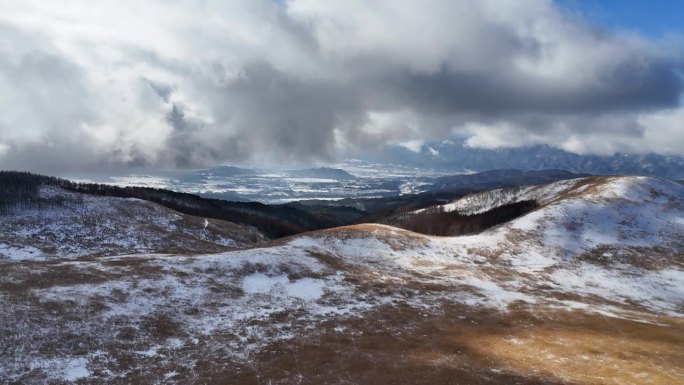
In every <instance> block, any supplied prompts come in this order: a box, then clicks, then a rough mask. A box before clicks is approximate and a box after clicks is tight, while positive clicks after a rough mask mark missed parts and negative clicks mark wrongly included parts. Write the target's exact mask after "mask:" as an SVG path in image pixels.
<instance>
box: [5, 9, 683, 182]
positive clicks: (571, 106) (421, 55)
mask: <svg viewBox="0 0 684 385" xmlns="http://www.w3.org/2000/svg"><path fill="white" fill-rule="evenodd" d="M677 3H678V1H662V2H660V1H659V2H650V4H651V5H648V4H649V2H646V1H644V0H637V1H634V2H631V1H630V2H623V1H611V0H600V1H595V2H590V1H572V0H564V1H551V0H421V1H408V0H406V1H403V0H374V1H362V0H326V1H320V0H281V1H275V0H231V1H223V0H202V1H197V0H193V1H190V0H188V1H174V0H146V1H125V0H98V1H92V0H74V1H67V0H62V1H43V0H36V1H33V0H22V1H13V0H0V168H4V169H29V170H34V171H44V172H55V171H59V172H64V171H71V170H80V169H89V170H92V169H109V168H126V167H136V166H149V167H194V166H205V165H212V164H218V163H242V164H244V163H254V164H265V163H277V164H290V163H302V162H304V163H306V162H326V161H334V160H336V159H340V158H343V157H345V156H348V155H349V154H354V153H358V152H363V151H374V149H377V148H378V146H381V145H383V144H387V143H416V141H428V140H440V139H443V138H448V137H452V136H458V137H467V138H468V141H467V143H468V145H470V146H473V147H483V148H496V147H511V146H525V145H530V144H548V145H551V146H554V147H557V148H561V149H564V150H567V151H571V152H575V153H580V154H611V153H614V152H616V151H620V152H629V153H646V152H656V153H660V154H674V155H684V105H683V103H682V101H683V100H684V97H683V94H684V34H683V33H682V32H683V31H682V30H681V29H680V30H677V28H678V22H677V20H681V18H682V16H683V15H682V11H681V10H680V9H679V8H681V6H680V5H679V4H677ZM654 4H655V5H654Z"/></svg>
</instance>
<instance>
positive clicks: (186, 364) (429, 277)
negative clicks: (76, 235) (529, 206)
mask: <svg viewBox="0 0 684 385" xmlns="http://www.w3.org/2000/svg"><path fill="white" fill-rule="evenodd" d="M527 199H535V200H537V201H538V202H539V204H540V207H539V208H538V209H537V210H535V211H533V212H531V213H529V214H527V215H525V216H523V217H520V218H518V219H515V220H513V221H510V222H508V223H505V224H503V225H500V226H498V227H495V228H493V229H490V230H488V231H486V232H483V233H481V234H477V235H472V236H463V237H451V238H450V237H430V236H424V235H420V234H415V233H411V232H408V231H404V230H400V229H396V228H393V227H389V226H383V225H358V226H350V227H346V228H338V229H331V230H326V231H320V232H315V233H310V234H304V235H301V236H297V237H293V238H290V239H287V240H282V241H278V242H276V243H273V244H271V245H270V246H268V247H257V248H252V249H245V250H238V251H230V252H225V253H219V254H207V255H194V256H178V255H170V254H164V255H158V254H149V255H145V254H143V255H129V256H112V257H98V258H96V257H92V258H86V259H81V260H77V261H73V260H67V259H58V260H54V259H46V260H44V261H40V260H35V258H31V260H29V261H20V260H11V261H6V262H3V263H0V269H2V271H0V274H2V275H1V276H2V277H3V278H2V280H0V284H1V285H0V307H2V309H3V314H2V319H0V345H1V346H11V348H12V350H13V353H14V354H13V356H12V358H11V359H10V360H5V361H4V363H2V364H0V379H2V380H5V381H8V382H11V381H15V382H22V383H42V382H45V381H50V380H55V381H66V382H70V381H78V380H84V379H86V377H87V379H88V380H89V381H91V382H94V383H97V382H106V381H119V382H122V381H123V380H124V379H126V378H130V377H131V376H137V377H138V378H146V377H144V372H145V371H146V370H149V369H150V368H156V369H158V368H162V369H163V370H162V372H161V374H160V378H159V381H158V382H159V383H183V381H186V382H187V381H188V377H181V376H180V375H178V373H196V372H195V371H196V370H197V369H196V367H197V365H199V364H198V363H199V362H200V361H201V360H203V359H207V360H210V361H212V360H213V361H212V362H225V361H226V360H228V362H238V363H242V364H244V365H247V364H249V362H251V360H254V359H255V357H257V356H259V355H260V354H265V353H264V352H267V351H268V349H269V346H272V344H275V343H278V342H282V341H299V340H302V339H306V338H308V336H311V335H315V334H316V331H317V330H318V328H319V327H320V326H321V325H323V324H324V323H326V322H331V321H332V322H340V321H343V320H349V319H360V320H363V321H364V322H373V320H372V319H371V318H368V317H370V315H371V314H374V313H373V312H374V311H377V310H378V309H380V308H385V307H400V306H406V307H409V308H416V309H422V310H423V311H425V314H426V316H427V314H429V312H430V311H432V310H434V309H437V308H439V307H440V306H444V304H445V303H447V304H453V305H459V306H467V307H470V308H474V309H487V311H493V312H500V313H506V312H509V311H511V309H512V308H514V307H516V306H519V305H520V304H525V305H526V306H528V307H530V308H532V309H535V308H541V309H548V308H553V309H567V310H573V309H582V310H583V311H587V312H597V313H600V314H601V315H602V316H605V317H613V318H615V319H637V320H640V321H641V322H652V318H653V317H657V316H668V317H676V318H681V317H684V261H683V260H682V255H683V251H684V244H683V242H684V186H682V185H679V184H677V183H673V182H670V181H667V180H661V179H654V178H639V177H607V178H587V179H580V180H574V181H565V182H558V183H554V184H550V185H546V186H541V187H526V188H519V189H513V190H505V191H503V190H502V191H494V192H488V193H482V194H480V195H473V196H469V197H466V198H463V199H462V200H460V201H457V202H454V203H452V206H453V209H454V210H459V212H461V211H464V212H481V211H486V210H487V209H489V208H491V207H495V206H497V205H501V204H505V203H507V202H514V201H518V200H527ZM469 205H472V207H471V206H469ZM450 207H451V206H450ZM165 226H167V227H169V226H171V224H169V223H166V224H165ZM201 226H202V223H200V227H201ZM5 247H6V246H5ZM0 252H2V249H0ZM37 282H40V283H37ZM431 309H432V310H431ZM335 330H338V329H335ZM339 330H340V333H344V329H343V328H341V329H339ZM49 346H60V349H59V350H58V353H57V350H54V349H48V348H46V347H49ZM130 356H134V357H135V359H134V360H133V362H132V363H131V362H130V358H129V357H130ZM225 370H230V369H225ZM198 378H201V376H199V377H198ZM124 382H125V381H124Z"/></svg>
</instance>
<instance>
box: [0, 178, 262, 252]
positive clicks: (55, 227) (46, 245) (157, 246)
mask: <svg viewBox="0 0 684 385" xmlns="http://www.w3.org/2000/svg"><path fill="white" fill-rule="evenodd" d="M38 201H39V202H40V206H43V207H42V208H41V207H37V206H36V207H31V208H27V209H19V210H15V212H13V213H11V214H8V215H2V216H0V259H19V260H21V259H51V258H62V257H68V258H77V257H81V256H88V255H92V254H97V255H121V254H132V253H142V252H156V253H161V252H175V253H197V252H218V251H225V250H229V249H235V248H241V247H245V246H251V245H254V244H255V243H257V242H260V241H262V240H263V236H262V235H261V234H260V233H259V232H258V231H256V230H254V229H252V228H249V227H246V226H240V225H236V224H233V223H230V222H225V221H220V220H216V219H205V218H199V217H193V216H190V215H185V214H181V213H178V212H175V211H173V210H170V209H167V208H165V207H162V206H160V205H157V204H154V203H151V202H147V201H144V200H140V199H127V198H115V197H101V196H93V195H88V194H81V193H76V192H71V191H66V190H64V189H61V188H59V187H53V186H42V187H41V188H40V191H39V197H38Z"/></svg>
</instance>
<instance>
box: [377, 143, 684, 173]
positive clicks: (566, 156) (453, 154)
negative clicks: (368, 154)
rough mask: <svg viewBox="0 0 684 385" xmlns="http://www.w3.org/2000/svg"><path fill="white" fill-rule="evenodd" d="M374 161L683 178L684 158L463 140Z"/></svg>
mask: <svg viewBox="0 0 684 385" xmlns="http://www.w3.org/2000/svg"><path fill="white" fill-rule="evenodd" d="M377 158H378V159H374V160H376V161H384V162H392V163H398V164H404V165H412V166H415V167H423V168H432V169H438V170H449V171H450V172H462V171H475V172H477V171H487V170H496V169H503V168H514V169H521V170H542V169H563V170H568V171H572V172H578V173H589V174H595V175H606V174H630V175H649V176H661V177H666V178H670V179H684V157H681V156H666V155H658V154H652V153H651V154H621V153H617V154H614V155H610V156H599V155H579V154H573V153H570V152H567V151H563V150H560V149H557V148H552V147H550V146H547V145H536V146H530V147H522V148H499V149H481V148H472V147H468V146H467V145H466V144H465V141H463V140H447V141H443V142H434V143H426V144H425V145H423V146H422V148H421V150H420V151H418V152H416V151H412V150H409V149H408V148H405V147H402V146H388V147H387V148H386V149H385V151H383V152H382V153H381V155H378V156H377Z"/></svg>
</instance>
